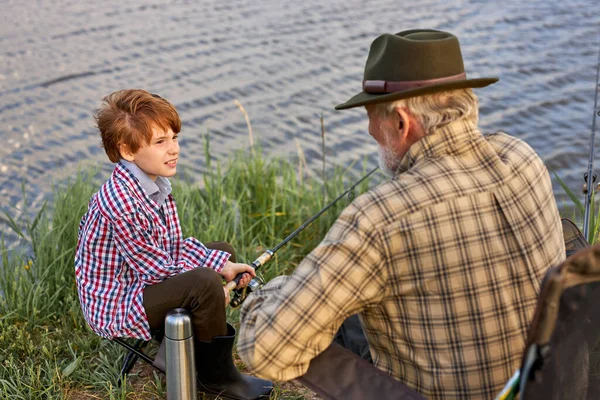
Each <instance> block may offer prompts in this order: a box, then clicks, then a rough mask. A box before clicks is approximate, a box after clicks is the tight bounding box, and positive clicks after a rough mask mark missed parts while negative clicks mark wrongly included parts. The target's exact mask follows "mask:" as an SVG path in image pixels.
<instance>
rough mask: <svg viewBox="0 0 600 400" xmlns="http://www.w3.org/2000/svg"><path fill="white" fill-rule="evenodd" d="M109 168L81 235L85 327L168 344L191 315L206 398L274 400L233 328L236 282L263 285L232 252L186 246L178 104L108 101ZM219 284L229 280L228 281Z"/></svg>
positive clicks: (104, 119) (132, 94)
mask: <svg viewBox="0 0 600 400" xmlns="http://www.w3.org/2000/svg"><path fill="white" fill-rule="evenodd" d="M95 119H96V122H97V126H98V129H99V131H100V135H101V138H102V145H103V147H104V150H105V152H106V154H107V156H108V158H109V159H110V160H111V161H112V162H115V163H117V165H116V166H115V169H114V171H113V173H112V176H111V178H110V179H109V180H108V181H107V182H106V183H105V184H104V185H103V186H102V187H101V188H100V190H99V191H98V192H97V193H96V194H94V195H93V196H92V198H91V200H90V203H89V206H88V212H87V213H86V214H85V215H84V216H83V218H82V220H81V223H80V225H79V240H78V244H77V252H76V255H75V273H76V277H77V288H78V292H79V299H80V301H81V307H82V310H83V314H84V316H85V318H86V321H87V322H88V324H89V325H90V327H91V328H92V330H94V332H96V333H97V334H98V335H100V336H103V337H106V338H109V339H110V338H112V337H134V338H141V339H145V340H149V339H150V338H151V333H155V334H156V335H157V336H158V337H160V336H161V334H160V331H161V330H162V328H163V324H164V318H165V316H166V314H167V312H168V311H169V310H172V309H173V308H178V307H182V308H185V309H187V310H189V312H190V314H191V316H192V324H193V328H194V338H195V341H196V342H195V349H196V364H197V372H198V380H199V383H200V384H201V386H200V387H201V388H202V389H203V390H204V391H207V392H216V393H220V394H221V396H224V397H226V398H231V399H254V398H258V397H260V396H262V395H268V394H269V392H270V390H271V386H272V384H271V382H268V381H264V380H261V379H257V378H253V377H250V376H244V375H242V374H240V373H239V372H238V371H237V369H236V368H235V365H234V364H233V361H232V357H231V349H232V345H233V341H234V338H235V330H234V329H233V327H231V325H229V324H227V322H226V319H225V306H226V304H227V303H228V302H229V294H228V292H227V290H225V289H224V287H223V284H222V281H221V276H222V277H223V278H224V279H225V280H226V281H227V282H229V281H231V280H232V279H233V278H234V277H235V276H236V275H237V274H238V273H245V274H244V277H243V279H242V280H241V281H240V286H245V285H247V284H248V282H249V281H250V279H251V277H252V276H255V273H254V270H253V268H252V267H250V266H248V265H246V264H238V263H235V262H233V261H235V259H234V256H233V249H232V248H231V246H229V245H228V244H226V243H220V244H219V243H217V244H214V245H213V246H212V247H215V248H221V249H222V250H226V251H222V250H218V249H209V248H207V246H205V245H203V244H202V243H200V241H198V240H197V239H195V238H187V239H185V240H184V239H183V238H182V232H181V226H180V223H179V218H178V216H177V208H176V206H175V201H174V200H173V197H172V196H171V194H170V193H171V184H170V182H169V180H168V179H167V178H168V177H172V176H173V175H175V173H176V169H177V161H178V158H179V144H178V142H177V137H178V134H179V131H180V129H181V121H180V119H179V115H178V114H177V111H176V110H175V108H174V107H173V105H172V104H171V103H169V102H168V101H167V100H165V99H163V98H161V97H160V96H157V95H153V94H150V93H148V92H146V91H144V90H120V91H116V92H114V93H112V94H110V95H109V96H107V97H106V98H104V104H103V107H102V108H101V109H100V110H99V112H98V113H97V115H96V116H95ZM219 274H220V275H221V276H219Z"/></svg>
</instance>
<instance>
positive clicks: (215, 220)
mask: <svg viewBox="0 0 600 400" xmlns="http://www.w3.org/2000/svg"><path fill="white" fill-rule="evenodd" d="M205 153H206V163H207V168H206V170H207V171H211V173H207V174H205V175H204V176H203V182H202V186H203V188H202V189H200V188H199V185H196V184H191V183H189V182H191V181H193V180H191V179H186V178H185V174H183V175H184V177H183V178H181V179H175V180H174V182H173V195H174V197H175V199H176V201H177V206H178V211H179V216H180V220H181V224H182V229H183V232H184V235H185V236H186V237H187V236H195V237H197V238H199V239H200V240H201V241H203V242H209V241H214V240H226V241H229V242H230V243H232V244H233V246H234V247H235V248H236V249H237V252H238V257H239V259H240V261H243V262H247V263H249V262H251V261H252V260H254V259H255V258H256V257H257V256H258V255H260V254H261V253H262V252H263V251H264V250H266V249H267V248H272V247H274V246H275V245H276V244H277V243H279V242H280V241H281V240H282V239H284V238H285V237H286V236H287V235H288V234H290V233H291V232H292V231H293V230H294V229H296V228H297V227H298V226H300V225H301V224H302V223H303V222H305V221H306V220H307V219H308V218H309V217H310V216H311V215H313V214H315V213H316V212H317V211H318V210H320V209H321V208H322V207H323V206H324V205H326V204H327V203H329V202H330V201H331V200H332V199H334V198H335V197H337V196H338V195H339V194H340V193H342V192H344V191H345V188H346V187H348V186H349V184H350V183H353V182H355V181H357V180H358V178H359V176H358V174H356V171H357V170H360V169H361V168H362V170H363V172H366V170H365V169H364V168H363V167H361V166H356V165H352V166H346V168H341V167H338V168H335V169H333V170H332V171H330V173H329V174H328V175H327V177H326V178H325V177H324V176H322V174H321V173H319V174H317V173H315V172H312V173H310V172H309V171H308V170H307V169H306V166H305V164H303V163H302V159H303V158H302V157H301V154H300V157H298V158H299V160H300V162H299V163H298V164H296V163H295V162H288V161H283V160H280V159H267V158H265V157H263V156H262V155H261V152H260V150H259V149H257V148H252V152H251V153H238V154H236V155H235V156H234V157H232V161H230V162H229V163H227V164H226V165H220V164H215V162H214V161H213V160H211V157H210V149H209V146H208V143H207V144H206V147H205ZM352 171H354V172H352ZM97 175H98V174H97V171H95V170H89V171H87V172H81V173H79V174H78V175H77V176H76V177H75V178H74V179H73V180H72V181H70V182H69V183H68V184H67V185H63V186H62V187H61V188H60V189H56V190H55V193H54V200H53V206H52V207H51V208H50V207H48V208H47V207H42V209H41V210H40V211H39V212H38V213H37V215H36V216H35V217H33V218H27V217H24V219H23V220H14V219H13V218H12V217H11V214H10V212H7V213H6V217H7V218H8V219H9V221H10V225H11V227H12V229H13V230H14V231H15V233H16V234H17V235H18V236H19V237H20V239H21V240H22V241H23V242H24V243H25V244H26V245H27V246H26V247H27V250H25V251H22V252H21V253H18V252H17V253H15V252H14V251H13V252H11V253H10V256H9V251H8V250H7V246H5V243H4V241H2V242H0V250H1V254H2V267H1V268H0V398H2V399H77V400H79V399H164V398H166V386H165V379H164V376H162V375H160V374H157V373H156V372H154V371H153V370H152V368H151V367H146V366H144V364H143V363H142V362H138V364H137V366H136V368H134V370H133V372H132V373H131V374H130V375H129V377H128V379H127V381H126V382H125V384H123V385H122V386H121V387H117V386H116V382H117V380H118V374H119V369H120V366H121V363H122V359H123V357H124V355H125V351H124V349H123V348H122V347H120V346H119V345H117V344H116V343H113V342H111V341H109V340H105V339H102V338H100V337H98V336H97V335H95V334H94V333H93V332H91V330H90V329H89V328H88V327H87V325H86V323H85V320H84V318H83V316H82V313H81V309H80V305H79V299H78V297H77V292H76V287H75V277H74V266H73V259H74V252H75V247H76V244H77V230H78V225H79V221H80V219H81V216H82V215H83V214H84V213H85V211H86V209H87V203H88V201H89V199H90V196H91V195H92V194H93V193H94V192H95V191H97V190H98V188H99V186H100V184H101V183H102V182H103V181H104V180H105V179H106V178H107V177H106V176H104V177H101V179H98V178H96V177H97ZM317 175H320V176H317ZM188 178H189V177H188ZM381 179H382V175H381V174H380V173H378V174H375V175H374V176H373V177H372V178H370V180H369V181H365V182H363V183H362V184H361V185H359V186H358V187H357V190H356V194H359V193H361V192H364V191H365V190H366V189H367V188H368V186H372V185H375V184H377V183H378V182H379V181H381ZM567 190H568V189H567ZM569 196H571V198H572V200H573V202H574V207H575V208H576V209H577V210H579V209H580V208H581V207H582V205H581V203H580V202H579V203H577V202H576V198H577V197H576V196H575V194H573V193H569ZM350 200H351V199H347V200H342V201H340V202H338V203H337V204H336V205H335V206H334V207H333V208H332V209H330V210H329V211H327V212H326V213H325V214H324V215H322V216H321V217H320V218H319V219H318V220H317V221H315V222H314V223H313V224H312V225H310V226H309V227H308V228H307V229H305V230H304V231H303V232H302V233H301V234H299V235H298V236H297V237H296V238H295V239H294V240H293V241H292V242H290V243H288V244H287V245H286V246H284V247H282V248H281V250H279V251H278V252H277V253H276V256H275V257H274V258H273V259H272V260H271V261H270V262H269V263H268V264H267V265H266V266H265V268H264V269H263V270H262V271H261V274H262V275H263V276H264V278H265V279H266V280H269V279H271V278H273V277H274V276H277V275H281V274H285V273H289V272H290V271H292V270H293V269H294V268H295V266H296V265H297V264H298V262H299V261H300V260H301V259H302V258H303V257H304V256H305V255H306V254H308V252H310V250H311V249H313V248H314V247H315V246H316V245H317V244H318V243H319V242H320V240H321V239H322V238H323V236H324V235H325V233H326V232H327V230H328V229H329V227H330V226H331V224H332V223H333V221H334V220H335V218H336V217H337V216H338V215H339V212H340V211H341V210H342V209H343V208H344V207H345V206H346V205H347V204H348V202H349V201H350ZM579 211H580V212H581V214H582V210H579ZM22 215H25V216H27V215H29V214H28V213H27V212H22ZM592 215H595V213H594V214H592ZM599 216H600V214H599ZM599 216H596V217H595V219H594V222H593V224H592V227H593V229H592V234H591V235H590V236H591V237H593V238H597V237H598V236H597V233H598V232H597V231H598V228H599V227H600V219H599V218H598V217H599ZM238 313H239V311H238V310H234V309H228V314H229V315H228V319H229V321H230V322H232V323H233V324H234V325H237V321H238ZM240 367H241V368H243V365H240ZM313 396H314V395H313V394H311V393H310V392H308V391H307V390H306V389H304V388H302V387H301V386H300V385H295V384H293V383H291V384H289V383H288V384H283V385H277V386H276V390H275V392H274V394H273V396H272V398H273V399H306V398H313Z"/></svg>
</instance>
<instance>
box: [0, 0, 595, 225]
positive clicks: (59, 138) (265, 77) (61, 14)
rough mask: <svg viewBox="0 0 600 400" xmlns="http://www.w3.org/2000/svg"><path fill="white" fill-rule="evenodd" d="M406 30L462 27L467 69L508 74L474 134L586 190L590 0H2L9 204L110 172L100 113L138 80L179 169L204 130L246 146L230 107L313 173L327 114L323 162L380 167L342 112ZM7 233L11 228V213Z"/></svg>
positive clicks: (222, 148)
mask: <svg viewBox="0 0 600 400" xmlns="http://www.w3.org/2000/svg"><path fill="white" fill-rule="evenodd" d="M500 4H502V5H500ZM413 28H434V29H442V30H448V31H451V32H453V33H455V34H456V35H457V36H458V37H459V39H460V41H461V46H462V51H463V56H464V58H465V66H466V69H467V73H468V74H469V76H470V77H483V76H498V77H500V82H499V83H497V84H495V85H492V86H490V87H488V88H485V89H480V90H478V91H477V92H476V93H477V94H478V95H479V97H480V100H481V104H482V108H481V127H482V128H483V129H484V130H485V131H496V130H504V131H506V132H509V133H511V134H513V135H515V136H518V137H520V138H522V139H524V140H526V141H527V142H528V143H529V144H530V145H531V146H532V147H533V148H534V149H535V150H536V151H537V152H538V153H539V154H540V156H541V157H542V159H543V160H544V161H545V163H546V165H547V166H548V168H549V169H550V170H551V171H554V172H556V173H557V174H558V175H559V176H560V177H561V178H562V179H563V180H565V181H566V182H567V183H568V184H569V186H570V187H571V188H572V189H574V190H576V191H577V192H578V193H580V192H581V186H582V184H583V179H582V175H583V173H584V172H585V171H586V170H587V162H588V154H589V137H590V132H591V125H592V116H593V105H594V89H595V78H596V65H597V60H598V50H599V44H600V9H599V7H598V2H597V0H569V1H564V0H545V1H522V0H518V1H516V0H504V1H502V2H496V1H491V0H490V1H461V0H421V1H412V0H407V1H397V0H395V1H387V0H382V1H359V0H343V1H338V0H327V1H323V0H319V1H317V0H305V1H302V2H301V1H294V2H292V1H285V0H284V1H274V0H269V1H249V0H229V1H172V2H165V1H136V2H126V1H122V0H120V1H115V0H104V1H92V0H71V1H33V0H26V1H22V0H21V1H6V0H0V138H1V145H0V206H1V207H2V208H9V209H10V207H11V206H14V207H17V208H19V207H21V206H22V200H23V195H22V192H21V184H22V182H25V189H26V193H27V196H28V198H29V201H30V203H32V209H33V210H35V209H37V208H39V207H40V206H41V204H42V202H43V201H44V199H48V198H49V197H50V195H51V192H52V184H53V183H54V182H60V181H63V180H64V179H66V178H68V177H70V176H73V175H74V174H75V173H76V171H77V168H78V167H79V166H80V165H86V164H96V165H100V166H101V168H102V170H103V171H105V172H106V173H105V176H106V177H108V174H109V172H110V170H111V168H112V164H111V163H110V162H109V161H108V159H107V158H106V156H105V155H104V152H103V150H102V149H101V147H100V140H99V136H98V134H97V132H96V131H95V129H94V126H93V119H92V115H93V112H94V110H95V109H97V108H98V107H99V105H100V100H101V98H102V97H103V96H105V95H107V94H108V93H110V92H112V91H113V90H116V89H121V88H145V89H147V90H150V91H152V92H155V93H159V94H160V95H161V96H163V97H166V98H168V99H169V100H171V101H172V102H173V103H174V104H175V106H176V108H177V109H178V110H179V112H180V115H181V117H182V120H183V132H182V135H181V142H180V143H181V146H182V156H181V165H182V166H183V167H184V168H185V169H187V170H188V171H191V172H193V173H200V172H202V171H203V169H204V167H205V164H204V153H203V141H202V135H203V134H205V133H208V134H209V136H210V139H211V145H212V147H211V148H212V151H213V156H214V157H215V158H217V159H218V158H223V159H226V158H227V157H228V156H229V155H231V154H232V151H233V150H235V149H240V148H244V147H247V146H248V144H249V138H248V133H247V128H246V122H245V119H244V116H243V114H242V113H241V112H240V110H239V108H238V106H237V105H236V104H235V102H234V101H235V100H238V101H239V102H240V103H241V104H242V105H243V106H244V108H245V109H246V111H247V112H248V115H249V118H250V121H251V124H252V128H253V132H254V139H255V140H257V139H258V140H260V142H261V143H262V145H263V148H264V151H265V153H267V154H271V155H278V156H282V155H283V156H285V155H290V156H295V155H296V154H297V152H298V145H297V143H298V144H299V145H300V147H301V148H302V150H303V152H304V155H305V156H306V157H307V159H308V162H309V166H311V167H313V168H315V170H319V169H320V166H321V138H320V131H321V128H320V115H321V113H322V114H323V117H324V121H325V129H326V132H327V133H326V146H327V156H326V158H327V162H328V163H330V164H333V163H339V164H349V163H350V162H352V161H355V160H361V159H363V158H364V157H368V160H369V162H370V163H372V164H374V163H375V160H376V158H375V152H376V146H375V142H374V141H373V140H372V139H371V138H370V137H369V136H368V134H367V133H366V129H367V122H366V115H365V112H364V110H362V109H355V110H349V111H343V112H336V111H334V110H333V106H334V105H335V104H338V103H340V102H343V101H345V100H346V99H347V98H349V97H350V96H351V95H353V94H354V93H356V92H358V91H359V90H360V86H361V80H362V72H363V68H364V62H365V59H366V55H367V52H368V48H369V46H370V44H371V42H372V40H373V39H374V38H375V37H376V36H378V35H379V34H381V33H384V32H389V33H395V32H398V31H401V30H405V29H413ZM599 123H600V122H599ZM199 175H200V174H198V177H199ZM198 179H199V178H198ZM555 189H556V192H557V194H558V197H559V199H565V196H564V194H563V192H562V190H561V189H560V188H559V186H558V185H555ZM581 197H582V198H583V196H581ZM15 212H16V211H15ZM0 218H3V216H0ZM0 229H2V231H3V232H5V231H7V225H6V223H5V222H3V221H0Z"/></svg>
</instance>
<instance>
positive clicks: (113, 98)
mask: <svg viewBox="0 0 600 400" xmlns="http://www.w3.org/2000/svg"><path fill="white" fill-rule="evenodd" d="M102 102H103V105H102V108H100V110H98V112H97V113H96V115H94V118H95V120H96V125H97V126H98V129H99V130H100V136H101V137H102V147H104V151H105V152H106V155H107V156H108V158H109V159H110V161H112V162H115V163H116V162H118V161H119V160H120V159H121V158H122V157H121V153H120V151H119V146H120V145H121V144H126V145H127V146H128V147H129V150H130V151H131V152H132V153H135V152H137V151H138V150H139V148H140V147H142V146H143V145H147V144H150V140H151V139H152V130H153V129H154V128H155V127H156V128H160V129H162V130H165V131H166V130H168V129H169V128H171V129H172V130H173V133H179V131H180V130H181V120H180V119H179V114H177V111H176V110H175V107H173V105H172V104H171V103H169V102H168V101H167V100H165V99H163V98H162V97H160V96H158V95H155V94H151V93H148V92H147V91H145V90H141V89H127V90H118V91H116V92H113V93H111V94H109V95H108V96H106V97H105V98H104V99H102Z"/></svg>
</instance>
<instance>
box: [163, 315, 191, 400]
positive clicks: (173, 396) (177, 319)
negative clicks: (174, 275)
mask: <svg viewBox="0 0 600 400" xmlns="http://www.w3.org/2000/svg"><path fill="white" fill-rule="evenodd" d="M164 340H165V347H166V348H165V351H166V366H167V399H168V400H196V364H195V362H194V361H195V360H194V332H193V330H192V320H191V319H190V316H189V314H188V312H187V310H185V309H183V308H176V309H174V310H171V311H169V312H168V313H167V317H166V318H165V339H164Z"/></svg>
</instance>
